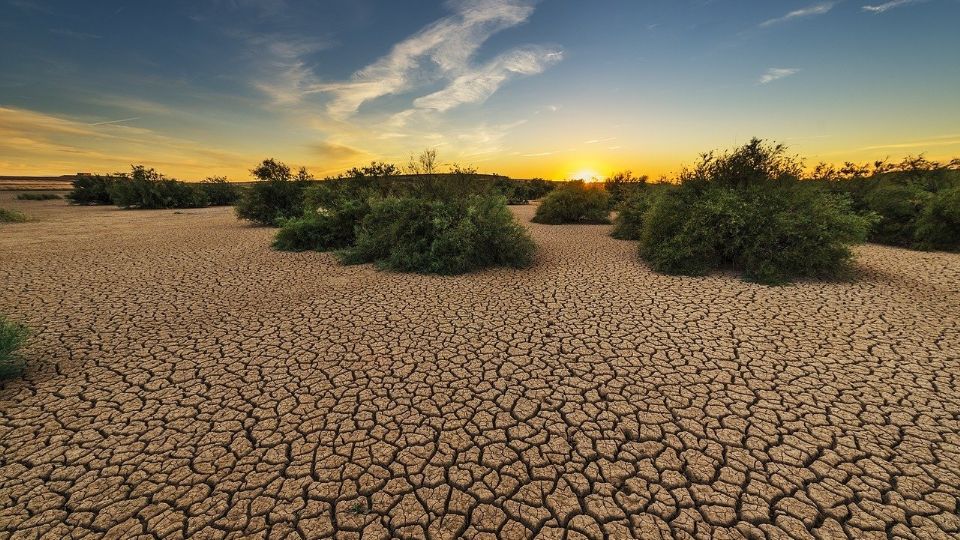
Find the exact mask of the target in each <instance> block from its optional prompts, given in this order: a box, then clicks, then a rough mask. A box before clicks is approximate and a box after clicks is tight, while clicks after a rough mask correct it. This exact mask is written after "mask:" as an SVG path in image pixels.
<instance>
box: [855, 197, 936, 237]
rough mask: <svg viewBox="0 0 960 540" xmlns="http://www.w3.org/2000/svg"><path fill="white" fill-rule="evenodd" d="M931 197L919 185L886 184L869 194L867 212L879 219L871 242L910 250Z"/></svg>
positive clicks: (866, 198) (864, 200)
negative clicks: (874, 214)
mask: <svg viewBox="0 0 960 540" xmlns="http://www.w3.org/2000/svg"><path fill="white" fill-rule="evenodd" d="M930 198H931V194H930V193H929V192H927V191H926V190H924V189H923V188H921V187H920V186H918V185H916V184H900V183H890V182H883V183H878V184H877V185H876V186H874V187H873V189H870V190H869V191H867V192H866V194H865V195H864V197H863V203H864V206H865V207H866V209H867V210H868V211H870V212H874V213H876V214H877V216H879V219H878V220H877V223H876V225H874V227H873V230H872V232H871V234H870V239H871V240H873V241H875V242H879V243H881V244H892V245H896V246H910V245H912V244H913V240H914V236H915V234H916V228H917V220H918V219H919V218H920V215H921V214H922V213H923V209H924V207H925V206H926V205H927V202H928V201H929V199H930Z"/></svg>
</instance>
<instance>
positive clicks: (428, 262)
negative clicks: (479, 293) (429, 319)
mask: <svg viewBox="0 0 960 540" xmlns="http://www.w3.org/2000/svg"><path fill="white" fill-rule="evenodd" d="M533 251H534V244H533V241H532V240H531V239H530V236H529V235H528V234H527V231H526V229H524V228H523V227H522V226H520V225H519V224H517V223H516V221H514V219H513V215H512V214H511V213H510V210H509V208H507V205H506V200H505V199H504V198H503V197H499V196H491V195H474V196H471V197H468V198H466V199H451V200H446V201H442V200H429V199H424V198H417V197H409V196H408V197H387V198H384V199H377V200H372V201H371V202H370V211H369V213H368V214H367V215H366V216H365V217H364V218H363V220H362V221H361V223H360V225H359V226H358V227H357V230H356V241H355V243H354V245H353V246H351V247H349V248H347V249H344V250H342V251H340V252H339V253H338V255H339V257H340V259H341V261H343V262H344V263H345V264H361V263H369V262H372V263H376V264H377V265H378V266H380V267H382V268H388V269H392V270H397V271H401V272H418V273H428V274H462V273H465V272H470V271H472V270H477V269H481V268H487V267H491V266H512V267H516V268H522V267H526V266H529V265H530V264H531V262H532V260H533Z"/></svg>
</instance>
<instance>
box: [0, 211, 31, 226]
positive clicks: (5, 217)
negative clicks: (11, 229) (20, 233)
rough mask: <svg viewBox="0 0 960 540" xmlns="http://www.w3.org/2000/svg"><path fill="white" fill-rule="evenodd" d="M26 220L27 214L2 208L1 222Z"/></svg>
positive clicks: (21, 221) (0, 213)
mask: <svg viewBox="0 0 960 540" xmlns="http://www.w3.org/2000/svg"><path fill="white" fill-rule="evenodd" d="M25 221H27V216H26V215H25V214H24V213H23V212H18V211H16V210H7V209H6V208H0V223H23V222H25Z"/></svg>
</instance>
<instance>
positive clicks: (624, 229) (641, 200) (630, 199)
mask: <svg viewBox="0 0 960 540" xmlns="http://www.w3.org/2000/svg"><path fill="white" fill-rule="evenodd" d="M657 186H658V187H656V188H655V187H654V186H652V185H644V186H643V187H638V188H637V189H634V190H632V192H631V193H630V195H629V196H627V198H626V199H625V200H623V202H621V203H620V204H619V205H618V206H617V207H616V210H617V217H616V218H615V219H614V220H613V231H611V233H610V236H612V237H614V238H617V239H619V240H639V239H640V235H641V232H642V231H643V217H644V215H645V214H646V213H647V211H648V210H649V209H650V206H651V205H652V204H653V201H654V199H655V198H656V197H657V196H658V195H660V194H661V193H662V192H663V191H664V189H665V188H664V187H659V186H668V185H667V184H657Z"/></svg>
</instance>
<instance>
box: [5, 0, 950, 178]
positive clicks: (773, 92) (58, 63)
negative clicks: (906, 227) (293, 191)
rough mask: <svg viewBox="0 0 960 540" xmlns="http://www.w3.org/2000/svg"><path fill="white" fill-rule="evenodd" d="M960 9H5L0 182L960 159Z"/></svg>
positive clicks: (655, 5)
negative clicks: (96, 176) (708, 156)
mask: <svg viewBox="0 0 960 540" xmlns="http://www.w3.org/2000/svg"><path fill="white" fill-rule="evenodd" d="M957 20H960V0H836V1H827V0H825V1H817V0H813V1H811V0H797V1H794V0H783V1H772V0H590V1H583V0H541V1H536V0H473V1H469V0H447V1H430V0H189V1H179V0H89V1H76V0H65V1H54V0H0V50H2V51H3V53H2V54H0V175H14V174H24V175H49V174H56V175H59V174H72V173H74V172H79V171H82V172H113V171H122V170H127V169H129V167H130V165H131V164H141V163H142V164H145V165H147V166H150V167H155V168H157V169H158V170H159V171H161V172H163V173H165V174H167V175H168V176H172V177H177V178H181V179H186V180H191V179H201V178H204V177H206V176H215V175H226V176H228V177H229V178H231V179H235V180H245V179H248V178H249V169H251V168H252V167H253V166H254V165H255V164H256V163H257V162H258V161H260V160H262V159H264V158H267V157H273V158H276V159H280V160H282V161H285V162H287V163H289V164H291V165H294V166H306V167H307V168H308V170H309V171H310V172H311V173H312V174H313V175H315V176H317V177H323V176H326V175H334V174H338V173H340V172H343V171H345V170H346V169H349V168H350V167H353V166H356V165H361V164H364V163H367V162H369V161H371V160H384V161H388V162H393V163H397V164H401V165H403V164H405V163H407V162H408V161H409V159H410V156H411V155H412V154H417V153H419V152H420V151H422V150H423V149H426V148H435V149H436V150H437V152H438V154H439V158H440V161H441V162H442V163H443V164H448V165H449V164H460V165H462V166H473V167H475V168H477V169H478V170H480V171H482V172H496V173H500V174H506V175H509V176H513V177H515V178H530V177H545V178H552V179H562V178H573V177H580V176H590V175H596V176H599V177H602V176H605V175H608V174H612V173H613V172H616V171H620V170H626V169H629V170H632V171H634V173H636V174H649V175H651V176H653V177H656V176H659V175H662V174H666V175H669V174H672V173H675V172H677V171H678V170H679V169H680V168H681V167H682V166H684V165H689V164H691V163H693V162H694V161H695V160H696V158H697V156H698V155H699V154H700V153H701V152H705V151H708V150H712V149H723V148H730V147H733V146H735V145H738V144H742V143H744V142H746V141H747V140H748V139H750V138H751V137H761V138H765V139H770V140H775V141H779V142H782V143H785V144H787V145H788V146H789V147H790V149H791V151H792V152H794V153H796V154H799V155H801V156H803V157H804V158H805V159H806V161H807V163H808V165H811V166H812V165H813V164H814V163H816V162H818V161H826V162H828V163H840V162H843V161H846V160H852V161H872V160H874V159H880V158H885V157H890V158H892V159H898V158H900V157H903V156H904V155H908V154H919V153H925V154H926V155H927V156H928V157H930V158H932V159H949V158H951V157H956V156H960V57H958V53H960V32H958V31H957V29H956V21H957Z"/></svg>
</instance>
